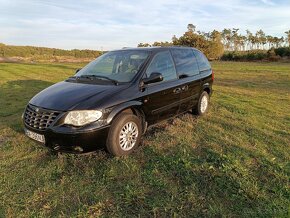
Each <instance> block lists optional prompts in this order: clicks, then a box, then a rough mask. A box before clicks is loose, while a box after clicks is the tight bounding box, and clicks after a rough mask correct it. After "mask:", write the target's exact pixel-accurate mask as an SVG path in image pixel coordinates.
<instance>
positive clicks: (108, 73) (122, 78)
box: [75, 50, 148, 82]
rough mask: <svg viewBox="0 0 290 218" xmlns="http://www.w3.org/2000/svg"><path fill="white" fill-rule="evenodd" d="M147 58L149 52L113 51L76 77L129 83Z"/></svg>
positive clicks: (90, 64) (82, 70)
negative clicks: (91, 77)
mask: <svg viewBox="0 0 290 218" xmlns="http://www.w3.org/2000/svg"><path fill="white" fill-rule="evenodd" d="M147 57H148V52H147V51H138V50H135V51H134V50H131V51H128V50H127V51H111V52H108V53H106V54H104V55H102V56H100V57H98V58H97V59H96V60H94V61H92V62H91V63H89V64H88V65H87V66H85V67H84V68H83V69H81V70H80V71H79V72H78V73H77V74H76V75H75V76H77V77H85V76H93V77H94V78H97V79H98V78H99V79H111V80H114V81H118V82H129V81H131V80H132V79H133V77H134V76H135V75H136V74H137V73H138V71H139V69H140V68H141V66H142V64H143V63H144V61H145V60H146V58H147Z"/></svg>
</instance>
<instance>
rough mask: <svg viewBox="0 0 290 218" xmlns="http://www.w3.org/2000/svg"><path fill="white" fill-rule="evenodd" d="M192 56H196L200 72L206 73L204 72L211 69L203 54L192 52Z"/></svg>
mask: <svg viewBox="0 0 290 218" xmlns="http://www.w3.org/2000/svg"><path fill="white" fill-rule="evenodd" d="M194 54H195V56H196V59H197V63H198V66H199V70H200V71H206V70H210V69H211V66H210V63H209V62H208V60H207V58H206V57H205V55H204V54H203V53H201V52H200V51H197V50H194Z"/></svg>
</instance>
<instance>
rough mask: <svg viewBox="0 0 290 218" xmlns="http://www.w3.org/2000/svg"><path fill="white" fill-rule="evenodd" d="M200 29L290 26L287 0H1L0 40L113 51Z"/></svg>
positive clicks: (278, 31) (275, 30)
mask: <svg viewBox="0 0 290 218" xmlns="http://www.w3.org/2000/svg"><path fill="white" fill-rule="evenodd" d="M189 23H192V24H194V25H196V26H197V29H198V30H200V31H212V30H214V29H216V30H219V31H221V30H222V29H224V28H239V29H240V31H241V33H243V32H245V30H246V29H249V30H251V31H253V32H255V31H257V30H259V29H263V30H264V31H265V32H266V34H271V35H276V36H283V34H284V32H285V31H287V30H290V0H145V1H144V0H138V1H134V0H119V1H115V0H107V1H106V0H0V42H2V43H4V44H8V45H32V46H44V47H53V48H63V49H74V48H77V49H96V50H111V49H118V48H122V47H136V46H137V45H138V43H140V42H149V43H153V42H154V41H170V40H171V38H172V36H173V35H176V36H180V35H182V34H183V33H184V32H185V31H186V27H187V24H189Z"/></svg>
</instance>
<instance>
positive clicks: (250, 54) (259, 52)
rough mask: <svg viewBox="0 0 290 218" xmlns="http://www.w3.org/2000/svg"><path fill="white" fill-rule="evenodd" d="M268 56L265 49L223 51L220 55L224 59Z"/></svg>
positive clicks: (238, 59)
mask: <svg viewBox="0 0 290 218" xmlns="http://www.w3.org/2000/svg"><path fill="white" fill-rule="evenodd" d="M267 58H268V53H267V51H265V50H251V51H233V52H225V53H224V54H223V56H222V57H221V60H224V61H255V60H263V59H267Z"/></svg>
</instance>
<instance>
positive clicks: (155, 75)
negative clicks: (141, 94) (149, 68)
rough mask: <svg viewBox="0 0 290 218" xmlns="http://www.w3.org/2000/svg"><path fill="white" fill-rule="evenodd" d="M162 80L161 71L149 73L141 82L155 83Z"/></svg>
mask: <svg viewBox="0 0 290 218" xmlns="http://www.w3.org/2000/svg"><path fill="white" fill-rule="evenodd" d="M162 80H163V76H162V74H161V73H157V72H153V73H151V74H150V76H149V77H148V78H145V79H143V83H144V84H145V85H146V84H150V83H157V82H161V81H162Z"/></svg>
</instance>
